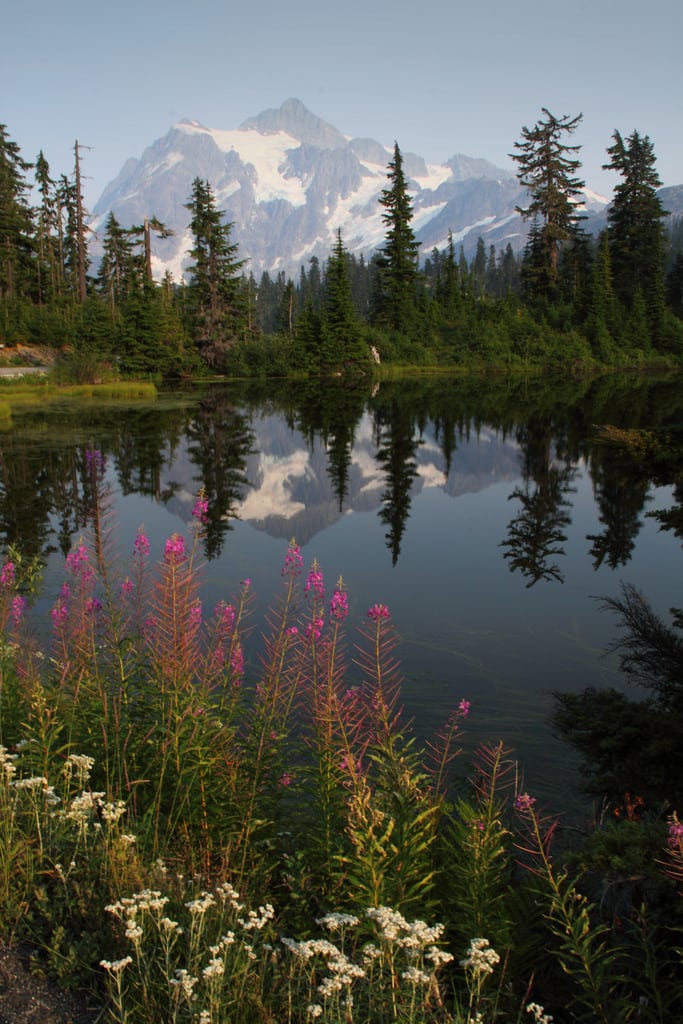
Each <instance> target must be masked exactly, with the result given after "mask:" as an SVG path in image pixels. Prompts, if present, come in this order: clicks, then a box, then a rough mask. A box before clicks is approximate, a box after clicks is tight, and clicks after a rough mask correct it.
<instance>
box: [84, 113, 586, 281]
mask: <svg viewBox="0 0 683 1024" xmlns="http://www.w3.org/2000/svg"><path fill="white" fill-rule="evenodd" d="M399 145H400V141H399ZM392 155H393V153H392V151H391V150H390V149H388V148H387V147H385V146H383V145H382V144H381V143H379V142H377V141H375V140H374V139H368V138H348V137H347V136H345V135H343V134H342V133H341V132H340V131H339V130H338V129H337V128H335V127H334V126H333V125H331V124H328V123H327V122H325V121H323V120H321V119H320V118H319V117H316V116H315V114H312V113H311V112H310V111H309V110H307V108H306V107H305V106H304V105H303V104H302V103H301V102H300V101H299V100H295V99H290V100H287V101H286V102H285V103H283V104H282V106H281V107H280V108H279V109H271V110H264V111H263V112H262V113H260V114H259V115H258V116H256V117H253V118H249V119H248V120H247V121H245V122H244V123H243V124H242V125H241V126H240V127H239V128H236V129H232V130H218V129H212V128H207V127H205V126H203V125H201V124H199V123H197V122H196V121H181V122H179V123H178V124H176V125H174V126H173V127H172V128H171V130H170V131H169V132H168V133H167V134H166V135H165V136H164V137H163V138H161V139H158V140H157V141H156V142H154V143H153V144H152V145H151V146H149V147H148V148H147V149H146V150H145V152H144V153H143V154H142V156H141V157H140V158H139V159H138V160H134V159H131V160H128V161H127V162H126V164H125V165H124V166H123V168H122V169H121V171H120V173H119V174H118V176H117V177H116V178H115V179H114V181H112V182H111V183H110V184H109V185H108V186H107V188H106V189H105V190H104V192H103V194H102V196H101V197H100V199H99V200H98V202H97V204H96V206H95V208H94V211H93V217H92V222H91V227H92V229H93V231H94V242H93V244H92V246H91V254H92V256H93V261H94V262H95V263H96V262H97V259H98V246H99V244H101V238H102V233H103V228H104V224H105V221H106V218H107V216H108V214H109V212H110V211H111V212H113V213H114V215H115V216H116V218H117V220H118V221H119V223H120V224H121V225H122V226H123V227H128V226H129V225H132V224H140V223H141V222H142V221H143V220H144V218H145V217H148V218H151V217H157V218H158V219H159V220H160V221H162V222H163V223H164V224H165V225H166V227H167V228H170V229H171V230H172V231H173V232H174V234H173V236H172V237H170V238H168V239H165V240H162V239H156V240H155V241H154V258H153V264H154V272H155V275H156V276H158V277H161V276H162V275H163V273H164V272H165V271H166V270H169V271H170V272H171V273H172V275H173V278H174V280H176V281H180V280H181V279H182V275H183V268H184V266H185V265H186V264H187V262H188V258H187V251H188V249H189V248H190V246H191V244H192V243H191V237H190V234H189V229H188V223H189V213H188V211H187V209H186V206H185V204H186V203H187V202H188V199H189V196H190V193H191V187H192V182H193V180H194V179H195V178H196V177H199V178H202V179H204V180H208V181H209V182H210V184H211V186H212V188H213V191H214V195H215V198H216V203H217V206H218V207H219V209H221V210H223V211H225V218H226V219H227V220H229V221H231V222H232V224H233V233H232V238H233V241H235V242H236V243H237V244H238V246H239V255H240V256H241V257H242V258H244V259H246V260H247V261H248V262H247V269H248V270H251V271H252V272H253V274H254V276H255V277H256V279H257V280H258V279H259V278H260V276H261V274H262V272H263V271H264V270H267V271H269V272H270V273H271V274H272V273H276V272H278V271H280V270H283V271H284V272H285V273H286V274H288V275H292V276H294V277H296V276H297V275H298V273H299V269H300V267H301V266H305V265H307V263H308V261H309V259H310V258H311V257H312V256H316V257H318V258H319V259H320V260H321V261H324V260H326V259H327V258H328V256H329V254H330V252H331V250H332V247H333V245H334V240H335V236H336V232H337V229H338V228H340V229H341V233H342V239H343V241H344V245H345V246H346V248H347V249H348V250H349V252H351V253H354V254H356V255H358V256H359V255H360V254H362V255H363V256H364V257H365V258H366V259H367V258H369V257H370V256H371V255H372V253H373V251H374V250H375V249H376V248H377V247H378V246H380V245H381V244H382V243H383V241H384V235H385V226H384V224H383V223H382V218H381V211H382V208H381V207H380V206H379V203H378V199H379V196H380V194H381V192H382V189H384V188H386V187H387V166H388V163H389V161H390V160H391V158H392ZM402 155H403V159H404V169H405V172H406V174H407V176H408V178H409V184H410V191H411V196H412V199H413V212H414V219H413V228H414V230H415V234H416V237H417V240H418V241H419V242H420V243H421V255H422V257H423V258H424V257H426V256H428V255H429V253H430V251H431V250H432V249H433V248H434V247H437V248H438V249H443V248H445V246H446V244H447V241H448V234H449V232H451V233H452V236H453V239H454V242H455V244H456V246H457V247H458V248H459V247H460V245H462V246H463V248H464V251H465V254H466V256H467V257H468V258H471V257H472V255H473V253H474V251H475V248H476V245H477V241H478V239H479V237H482V238H483V239H484V242H485V244H486V247H487V249H488V247H489V246H490V245H494V246H495V248H496V250H499V249H504V248H505V247H506V246H507V244H508V243H510V245H511V246H512V248H513V250H515V251H518V250H519V249H520V248H521V247H522V246H523V244H524V241H525V237H526V225H525V224H524V222H523V221H522V220H521V218H520V217H519V215H518V214H517V213H516V212H515V207H516V206H517V205H525V203H526V201H527V197H526V194H525V192H524V190H522V189H521V188H520V186H519V183H518V181H517V179H516V177H515V175H514V172H513V171H511V170H503V169H501V168H498V167H495V166H494V165H493V164H491V163H489V162H488V161H486V160H482V159H476V158H472V157H468V156H463V155H461V154H458V155H455V156H453V157H451V159H450V160H448V161H447V162H446V163H445V164H442V165H434V164H427V163H426V162H425V161H424V159H423V158H422V157H420V156H418V155H417V154H414V153H402ZM605 204H606V200H604V199H602V198H601V197H599V196H594V195H593V194H591V193H587V199H586V205H587V210H588V211H589V212H590V211H592V210H596V211H600V210H601V209H603V208H604V206H605Z"/></svg>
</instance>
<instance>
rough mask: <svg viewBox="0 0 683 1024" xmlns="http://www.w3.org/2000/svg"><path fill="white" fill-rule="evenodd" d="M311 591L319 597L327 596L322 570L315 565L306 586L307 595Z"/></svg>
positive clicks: (307, 578)
mask: <svg viewBox="0 0 683 1024" xmlns="http://www.w3.org/2000/svg"><path fill="white" fill-rule="evenodd" d="M311 590H312V591H313V593H314V594H315V595H316V596H317V597H324V596H325V583H324V581H323V574H322V572H321V571H320V569H318V568H317V566H315V565H314V566H313V568H312V569H311V570H310V572H309V574H308V576H307V577H306V586H305V587H304V592H305V593H306V594H308V593H310V591H311Z"/></svg>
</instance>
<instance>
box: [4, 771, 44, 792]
mask: <svg viewBox="0 0 683 1024" xmlns="http://www.w3.org/2000/svg"><path fill="white" fill-rule="evenodd" d="M12 785H13V786H14V788H15V789H27V790H35V789H42V790H47V788H48V786H47V779H46V778H45V776H44V775H33V776H31V778H29V779H15V780H14V782H13V783H12Z"/></svg>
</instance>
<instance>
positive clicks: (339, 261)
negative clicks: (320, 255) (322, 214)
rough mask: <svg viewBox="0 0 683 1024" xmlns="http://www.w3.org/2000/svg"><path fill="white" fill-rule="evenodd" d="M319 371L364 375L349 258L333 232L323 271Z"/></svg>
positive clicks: (365, 349) (364, 360) (365, 355)
mask: <svg viewBox="0 0 683 1024" xmlns="http://www.w3.org/2000/svg"><path fill="white" fill-rule="evenodd" d="M323 308H324V317H323V338H322V346H321V369H323V370H326V371H328V372H329V371H330V370H334V371H340V370H343V371H345V372H348V371H350V370H352V369H355V370H360V371H364V370H365V369H366V368H367V365H368V356H369V350H368V347H367V345H366V344H365V343H364V342H363V340H362V339H361V329H360V322H359V320H358V314H357V313H356V309H355V306H354V304H353V297H352V294H351V281H350V278H349V257H348V253H347V251H346V249H345V248H344V243H343V241H342V236H341V230H340V229H338V230H337V240H336V242H335V246H334V249H333V251H332V255H331V256H330V258H329V260H328V261H327V266H326V268H325V284H324V307H323Z"/></svg>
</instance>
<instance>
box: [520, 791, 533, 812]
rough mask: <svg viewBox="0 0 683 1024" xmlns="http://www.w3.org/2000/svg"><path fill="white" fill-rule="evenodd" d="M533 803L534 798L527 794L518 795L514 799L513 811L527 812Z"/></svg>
mask: <svg viewBox="0 0 683 1024" xmlns="http://www.w3.org/2000/svg"><path fill="white" fill-rule="evenodd" d="M535 803H536V797H535V796H529V794H528V793H518V795H517V797H516V798H515V810H516V811H522V812H529V811H530V810H531V808H532V807H533V806H534V804H535Z"/></svg>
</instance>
